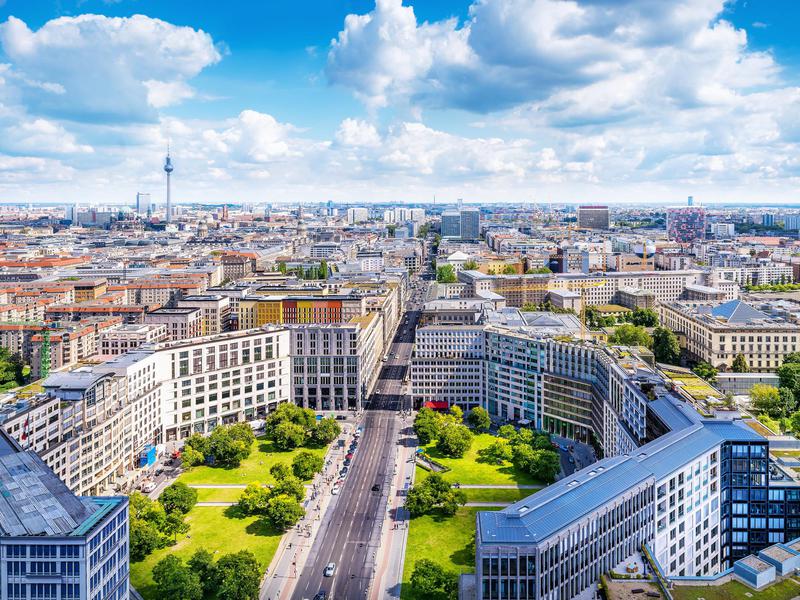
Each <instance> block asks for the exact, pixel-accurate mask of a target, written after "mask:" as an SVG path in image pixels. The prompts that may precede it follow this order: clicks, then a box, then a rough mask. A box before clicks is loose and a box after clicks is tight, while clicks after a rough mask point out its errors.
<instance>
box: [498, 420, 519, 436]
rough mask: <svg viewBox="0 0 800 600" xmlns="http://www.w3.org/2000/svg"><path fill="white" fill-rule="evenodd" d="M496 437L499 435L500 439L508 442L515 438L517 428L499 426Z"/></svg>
mask: <svg viewBox="0 0 800 600" xmlns="http://www.w3.org/2000/svg"><path fill="white" fill-rule="evenodd" d="M497 435H499V436H500V437H501V438H505V439H507V440H510V439H512V438H514V437H516V435H517V428H516V427H514V426H513V425H508V424H506V425H501V426H500V428H499V429H498V430H497Z"/></svg>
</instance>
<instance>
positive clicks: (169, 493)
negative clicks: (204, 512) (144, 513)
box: [158, 481, 197, 515]
mask: <svg viewBox="0 0 800 600" xmlns="http://www.w3.org/2000/svg"><path fill="white" fill-rule="evenodd" d="M158 501H159V502H160V503H161V505H162V506H163V507H164V510H165V511H166V512H167V513H171V512H174V511H178V512H179V513H181V514H183V515H185V514H186V513H188V512H189V511H190V510H192V508H194V505H195V504H196V503H197V490H195V489H192V488H190V487H189V486H188V485H186V484H185V483H183V482H182V481H176V482H175V483H173V484H172V485H170V486H168V487H167V488H165V489H164V491H163V492H161V496H159V498H158Z"/></svg>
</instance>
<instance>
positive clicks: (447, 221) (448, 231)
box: [442, 210, 461, 238]
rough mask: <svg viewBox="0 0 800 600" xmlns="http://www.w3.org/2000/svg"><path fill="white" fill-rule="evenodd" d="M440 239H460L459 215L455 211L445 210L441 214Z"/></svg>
mask: <svg viewBox="0 0 800 600" xmlns="http://www.w3.org/2000/svg"><path fill="white" fill-rule="evenodd" d="M442 237H443V238H460V237H461V213H460V212H458V211H457V210H446V211H444V212H443V213H442Z"/></svg>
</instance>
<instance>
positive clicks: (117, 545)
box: [0, 430, 130, 600]
mask: <svg viewBox="0 0 800 600" xmlns="http://www.w3.org/2000/svg"><path fill="white" fill-rule="evenodd" d="M0 482H2V488H3V493H2V494H0V564H2V565H3V572H2V574H0V582H2V588H0V598H3V599H4V600H5V599H8V600H12V599H16V598H43V599H44V598H64V599H74V600H89V599H94V598H103V599H108V600H122V599H123V598H124V599H126V600H127V598H128V595H129V593H130V590H129V579H128V572H129V555H128V499H127V498H125V497H102V498H93V497H78V496H75V495H74V494H73V493H72V492H70V490H69V489H68V488H67V486H66V485H65V484H64V482H62V481H61V480H59V478H58V477H57V476H56V474H55V473H53V471H51V470H50V469H49V468H48V467H47V465H46V464H45V463H44V462H43V461H42V459H40V458H39V457H38V456H37V455H36V453H34V452H31V451H24V450H23V449H22V448H21V447H20V446H19V445H18V444H17V443H16V442H15V441H14V440H13V439H12V438H11V437H10V436H8V435H7V434H6V433H5V432H3V431H2V430H0Z"/></svg>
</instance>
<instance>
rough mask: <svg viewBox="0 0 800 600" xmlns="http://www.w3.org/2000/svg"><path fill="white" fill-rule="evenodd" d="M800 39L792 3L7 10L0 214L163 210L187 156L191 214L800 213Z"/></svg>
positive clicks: (78, 2)
mask: <svg viewBox="0 0 800 600" xmlns="http://www.w3.org/2000/svg"><path fill="white" fill-rule="evenodd" d="M134 15H138V16H134ZM348 15H350V17H348ZM798 22H800V3H797V2H792V1H790V0H769V1H766V0H760V1H755V0H747V1H746V2H745V1H744V0H739V1H737V2H724V0H676V1H675V2H669V3H665V2H662V1H661V0H574V1H564V2H561V1H559V0H475V2H474V3H471V2H470V1H469V0H466V1H449V2H445V1H442V0H425V1H424V2H408V1H406V2H403V3H402V4H401V2H400V0H380V1H379V2H378V3H377V4H376V2H375V1H374V0H373V1H367V0H350V1H348V0H317V1H315V2H308V3H305V4H300V3H297V2H289V1H283V0H272V1H263V2H262V1H259V2H255V1H254V2H227V3H220V2H218V1H212V0H201V1H195V2H189V1H183V0H173V1H169V2H164V1H163V0H162V1H156V0H119V1H117V0H36V1H34V2H32V1H30V0H5V2H3V0H0V200H2V201H44V200H47V201H60V200H64V201H75V200H86V201H91V202H122V201H128V199H129V197H132V195H133V194H135V192H136V191H150V192H152V193H153V194H154V196H157V195H158V194H159V193H161V190H160V186H161V185H162V181H161V173H160V172H159V169H158V167H159V163H160V161H161V159H162V156H161V155H162V154H163V148H164V146H165V145H166V141H167V140H170V141H171V143H172V147H173V148H174V153H175V158H176V164H177V165H178V166H177V171H176V177H175V184H176V190H179V191H178V192H176V193H177V194H178V196H179V199H180V200H183V201H195V200H196V201H207V202H217V201H221V200H227V201H249V202H253V201H255V202H259V201H271V202H279V201H287V202H291V201H299V200H305V201H313V200H319V201H322V200H327V199H329V198H332V199H335V200H347V201H359V202H361V201H363V202H369V201H376V200H393V201H398V202H414V201H421V200H428V199H429V198H430V197H431V196H432V195H433V194H434V193H435V194H437V196H438V197H440V198H444V199H454V198H458V197H464V198H465V199H468V200H476V201H480V200H485V201H491V200H494V201H504V200H508V201H530V200H535V201H575V202H579V201H586V200H592V201H604V202H615V201H620V202H637V203H644V202H670V201H674V200H678V199H680V198H683V197H684V196H685V195H688V194H693V195H695V196H696V197H698V198H700V199H704V200H705V201H707V202H709V203H711V202H737V201H742V202H744V201H746V202H754V201H764V202H781V201H785V202H797V201H800V198H798V197H797V192H796V190H797V189H798V183H800V159H798V156H799V155H800V153H799V152H798V144H800V125H798V121H800V90H798V73H800V41H799V40H798V36H797V35H796V31H793V27H795V26H796V23H798ZM182 178H183V180H182Z"/></svg>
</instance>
